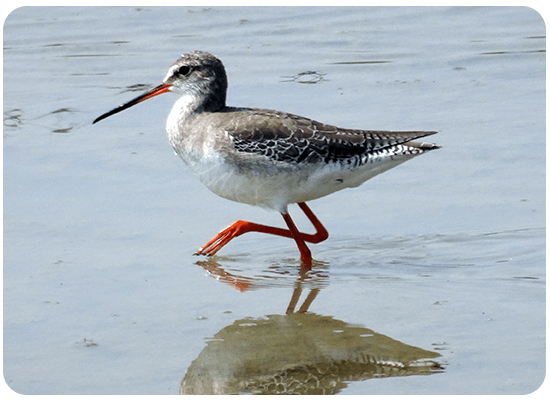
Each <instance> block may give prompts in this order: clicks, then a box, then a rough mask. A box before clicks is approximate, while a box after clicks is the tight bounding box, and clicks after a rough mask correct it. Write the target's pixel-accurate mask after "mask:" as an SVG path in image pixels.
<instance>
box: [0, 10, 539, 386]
mask: <svg viewBox="0 0 550 400" xmlns="http://www.w3.org/2000/svg"><path fill="white" fill-rule="evenodd" d="M545 47H546V41H545V27H544V23H543V20H542V18H541V17H540V15H538V14H537V13H536V12H535V11H534V10H532V9H529V8H499V7H496V8H443V7H442V8H384V7H382V8H284V7H283V8H233V7H228V8H199V7H197V8H141V7H140V8H138V7H135V8H101V7H98V8H79V7H74V8H20V9H17V10H15V11H14V12H12V13H11V14H10V15H9V16H8V18H7V20H6V21H5V23H4V130H3V133H4V134H3V141H4V164H3V165H4V378H5V380H6V382H7V384H8V385H9V387H10V388H11V389H13V390H15V391H16V392H19V393H26V394H176V393H178V392H179V391H180V386H181V385H182V382H184V383H185V382H187V381H189V379H187V380H184V377H185V376H186V371H188V370H189V371H193V370H194V368H195V367H196V365H206V366H209V367H208V368H207V372H208V373H209V374H211V376H212V377H213V378H212V379H213V380H214V381H217V382H222V381H223V379H225V378H224V376H225V375H223V374H227V373H234V374H235V375H237V372H236V371H229V372H227V371H224V370H218V369H216V368H217V367H219V366H220V364H219V363H217V364H216V363H215V362H214V364H208V363H206V364H203V360H204V357H208V354H210V351H211V350H210V349H211V348H212V346H209V343H212V340H214V339H213V338H216V337H218V338H219V337H222V336H223V334H224V332H227V331H228V330H231V329H232V328H231V327H234V326H240V325H242V321H243V320H246V321H250V325H251V326H252V328H248V330H247V332H252V331H253V330H254V329H255V328H254V326H256V325H261V324H262V323H263V322H264V321H271V320H279V319H280V318H283V320H284V319H285V318H287V319H288V318H289V317H282V316H283V315H285V312H286V311H287V309H288V308H289V304H291V303H294V302H296V305H295V306H294V309H295V311H299V310H300V308H301V307H303V308H304V309H305V308H307V309H308V311H309V312H310V313H311V315H312V316H316V317H315V318H312V320H313V321H314V324H313V326H312V327H311V329H309V330H304V332H306V333H301V334H300V335H302V336H299V337H300V338H303V340H304V341H305V340H306V339H305V338H306V337H307V338H308V339H307V340H308V343H310V342H311V341H313V342H312V343H313V345H315V344H316V342H315V340H316V339H315V337H316V335H317V333H316V332H317V331H316V329H319V328H320V326H321V324H322V323H321V322H320V321H331V323H338V324H340V325H339V326H341V328H338V329H336V328H334V329H332V328H330V326H331V325H330V324H328V326H329V328H330V329H332V330H333V331H336V332H339V331H342V332H344V333H345V332H347V330H348V329H351V328H349V327H360V328H361V329H363V331H361V332H363V333H362V334H364V335H366V336H368V335H370V334H371V333H368V334H367V333H364V332H367V331H368V332H373V333H372V334H373V335H382V336H383V337H388V338H389V339H388V340H392V341H396V342H398V343H400V344H399V346H405V347H407V348H420V349H422V350H423V351H425V352H426V353H423V354H433V352H435V353H438V354H440V356H439V357H432V359H430V360H429V361H433V362H435V363H437V364H438V365H440V366H441V367H442V368H439V369H437V371H432V372H430V373H422V374H406V373H404V372H403V370H399V368H401V367H400V365H401V364H400V363H403V360H401V361H400V360H399V359H398V357H397V356H395V355H394V354H393V353H384V355H383V356H381V355H380V349H379V348H377V350H373V353H372V354H374V355H376V357H377V359H380V358H384V357H386V359H384V360H382V361H384V362H386V364H383V365H386V366H387V365H390V364H388V363H392V364H391V365H392V368H393V369H391V371H390V372H387V371H386V372H387V373H386V374H384V373H381V372H380V370H376V371H375V373H374V374H371V375H368V374H366V373H365V374H362V375H361V374H357V375H349V374H348V375H347V379H344V378H345V377H344V378H341V379H340V382H341V383H339V385H340V384H341V386H339V389H338V391H337V392H338V393H341V394H524V393H529V392H532V391H534V390H536V389H537V388H538V387H539V385H540V384H541V383H542V381H543V379H544V375H545V361H546V360H545V356H544V354H545V340H546V337H545V284H546V275H545V256H546V254H545V233H546V225H545V122H546V121H545V95H546V92H545V67H546V65H545ZM195 49H201V50H206V51H209V52H211V53H213V54H215V55H217V56H218V57H219V58H220V59H222V61H223V62H224V64H225V66H226V69H227V72H228V76H229V82H230V87H229V93H228V103H229V104H230V105H235V106H254V107H265V108H272V109H279V110H283V111H289V112H293V113H295V114H299V115H304V116H308V117H311V118H314V119H317V120H320V121H322V122H325V123H330V124H336V125H339V126H343V127H349V128H364V129H387V130H437V131H439V133H438V135H436V136H433V137H430V138H429V140H430V141H432V140H433V141H434V142H436V143H437V144H439V145H442V146H443V148H442V149H441V150H438V151H434V152H431V153H429V154H426V155H423V156H422V157H418V158H416V159H414V160H412V161H410V162H407V163H406V164H404V165H402V166H399V167H397V168H395V169H393V170H391V171H389V172H387V173H385V174H383V175H381V176H379V177H376V178H374V179H373V180H372V181H369V182H367V183H366V184H364V185H363V186H361V187H360V188H357V189H353V190H346V191H342V192H339V193H336V194H333V195H331V196H328V197H326V198H323V199H319V200H316V201H314V202H311V204H310V206H311V208H312V210H313V211H314V212H315V213H316V214H317V215H318V217H319V218H320V219H321V221H322V222H323V223H324V224H325V226H326V227H327V229H328V231H329V232H330V238H329V239H328V240H327V241H325V242H323V243H320V244H318V245H312V246H311V250H312V253H313V256H314V258H315V259H316V260H317V261H318V263H317V265H316V266H315V268H314V269H313V270H311V271H309V272H304V271H300V264H299V254H298V251H297V249H296V248H295V244H294V243H293V242H292V241H289V240H287V239H284V238H272V237H265V236H262V235H254V234H250V235H246V236H243V237H240V238H238V239H236V240H235V241H234V242H232V243H231V244H229V245H228V246H227V247H225V248H224V249H223V250H222V251H220V253H219V255H218V256H217V257H213V258H209V259H206V258H204V257H195V256H193V255H192V253H193V252H194V251H196V250H197V248H198V247H200V246H201V245H203V244H204V243H205V242H206V241H207V240H208V239H210V237H212V236H213V235H214V234H215V233H216V232H217V231H218V230H219V229H221V228H222V227H224V226H226V225H227V224H229V223H231V222H233V221H234V220H236V219H248V220H251V221H256V222H260V223H264V224H271V225H277V226H282V224H283V221H282V219H281V217H280V216H279V215H277V214H276V213H273V212H267V211H265V210H262V209H257V208H253V207H250V206H246V205H241V204H236V203H231V202H228V201H226V200H224V199H220V198H218V197H216V196H215V195H213V194H211V193H210V192H209V191H208V190H207V189H206V188H204V187H203V186H201V185H200V184H199V183H198V181H197V179H196V178H195V177H194V176H193V175H192V174H191V173H190V172H189V171H188V170H187V169H186V167H185V165H184V164H183V163H181V161H180V160H178V158H177V157H176V156H175V155H174V154H173V151H172V149H171V148H170V145H169V144H168V141H167V140H166V138H165V133H164V124H165V120H166V116H167V115H168V112H169V109H170V107H171V105H172V103H173V102H174V100H175V99H174V97H171V96H168V95H166V97H165V96H160V97H159V98H156V99H154V100H151V101H148V102H146V103H144V104H141V105H139V106H136V107H134V108H132V109H130V110H127V111H125V112H123V113H121V114H118V115H116V116H114V117H111V118H109V119H108V120H105V121H102V122H101V124H97V125H93V126H92V125H91V121H93V119H94V118H95V117H97V116H99V115H100V114H102V113H103V112H105V111H108V110H109V109H111V108H113V107H115V106H116V105H118V104H121V103H122V102H124V101H126V100H129V99H131V98H132V97H134V96H135V95H136V94H138V93H141V92H142V91H143V90H145V89H146V88H148V87H151V86H152V85H156V84H158V83H160V81H161V80H162V78H163V77H164V75H165V73H166V70H167V67H168V66H169V65H170V64H171V63H172V62H173V61H174V60H175V59H176V58H177V57H178V56H179V55H180V54H181V53H184V52H188V51H192V50H195ZM290 213H291V214H292V215H293V218H294V219H295V221H296V222H297V224H298V226H300V227H303V229H304V230H306V231H307V230H308V229H309V225H308V223H307V221H306V220H305V219H304V218H303V217H302V216H301V215H300V213H299V209H298V208H297V207H290ZM300 291H301V292H300ZM300 293H301V296H300V297H299V300H297V295H298V294H300ZM311 293H313V294H311ZM309 294H311V295H310V297H308V295H309ZM293 296H294V297H293ZM304 302H305V303H306V304H305V305H303V304H304ZM310 302H311V303H310ZM309 303H310V304H309ZM290 308H292V306H290ZM302 310H303V309H302ZM308 315H310V314H308ZM277 316H281V317H277ZM334 321H336V322H334ZM245 325H246V324H245ZM274 329H279V328H274ZM307 332H309V333H307ZM216 335H218V336H216ZM366 336H365V337H366ZM251 343H253V342H251ZM327 343H328V342H327ZM330 343H333V342H330ZM352 343H355V342H353V340H352V339H346V337H344V339H341V340H339V341H338V342H337V344H330V345H329V344H325V347H326V348H325V351H326V352H325V353H323V357H327V359H328V360H329V361H326V360H325V362H333V363H336V361H334V360H335V359H336V358H330V357H336V355H337V356H338V357H342V354H343V353H345V354H348V355H349V357H352V356H353V354H359V353H351V350H350V349H349V346H351V345H352ZM392 343H394V342H392ZM246 345H247V343H246V342H244V346H245V347H246ZM332 346H335V347H334V348H333V347H332ZM373 346H374V345H373ZM336 348H338V349H340V350H339V351H338V352H336V350H335V349H336ZM263 350H265V351H267V352H269V351H270V350H274V349H269V348H267V349H265V345H264V349H263ZM346 351H347V352H348V353H346ZM205 354H206V356H205ZM335 354H336V355H335ZM361 354H365V353H364V351H363V350H362V352H361ZM247 357H248V355H247ZM250 357H252V356H250ZM373 357H374V356H373ZM259 359H260V360H265V359H266V358H265V357H264V358H262V357H260V358H259ZM214 360H215V358H214ZM330 360H332V361H330ZM340 360H341V358H340ZM302 361H303V363H308V362H309V363H310V364H311V363H314V361H311V360H302ZM379 361H380V360H379ZM315 362H317V361H315ZM298 364H299V362H298V361H296V362H295V364H292V365H290V366H289V368H294V369H296V368H297V365H298ZM375 364H376V363H374V364H373V365H375ZM212 365H214V366H212ZM259 365H260V366H261V365H262V363H261V362H260V363H259ZM361 365H362V366H361V367H359V366H358V367H357V368H363V367H364V368H367V370H368V368H370V366H369V365H366V366H365V364H364V363H363V364H361ZM380 365H382V364H378V367H380ZM191 366H193V367H191ZM205 368H206V367H205ZM258 368H260V367H258ZM317 368H320V367H317ZM256 370H257V368H255V369H254V371H252V370H251V371H250V373H249V375H248V376H245V378H243V379H245V380H246V379H248V381H249V382H251V381H252V380H253V378H254V377H255V376H256V372H257V371H256ZM319 370H321V369H319ZM397 370H399V371H400V372H399V373H397V372H396V371H397ZM220 371H221V372H220ZM369 371H370V370H369ZM394 372H395V373H394ZM424 372H425V371H424ZM263 373H264V374H265V373H266V372H265V371H263ZM270 373H271V374H274V372H273V371H271V372H270ZM220 374H222V375H220ZM396 375H400V376H396ZM239 376H240V375H239ZM372 378H376V379H372ZM254 379H255V378H254ZM256 381H257V380H255V381H254V382H256ZM231 387H232V388H234V387H235V386H231ZM237 387H240V388H241V389H240V390H242V391H244V392H246V391H247V390H245V389H242V388H243V387H244V386H237ZM333 387H334V386H333ZM183 389H185V388H183ZM183 389H182V390H183ZM232 390H233V389H232ZM205 391H206V390H205Z"/></svg>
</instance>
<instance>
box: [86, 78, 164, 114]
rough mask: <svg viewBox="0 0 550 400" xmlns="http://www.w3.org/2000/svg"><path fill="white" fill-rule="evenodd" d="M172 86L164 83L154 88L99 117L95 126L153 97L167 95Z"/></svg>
mask: <svg viewBox="0 0 550 400" xmlns="http://www.w3.org/2000/svg"><path fill="white" fill-rule="evenodd" d="M170 86H171V85H169V84H167V83H163V84H161V85H158V86H157V87H154V88H153V89H151V90H149V91H147V92H145V93H143V94H142V95H139V96H138V97H136V98H135V99H133V100H130V101H129V102H127V103H124V104H122V105H120V106H118V107H117V108H114V109H112V110H111V111H109V112H106V113H105V114H102V115H100V116H99V117H97V118H96V119H95V120H94V122H93V124H95V123H96V122H99V121H101V120H102V119H105V118H107V117H110V116H111V115H113V114H116V113H118V112H121V111H123V110H126V109H127V108H130V107H132V106H133V105H136V104H137V103H141V102H142V101H144V100H147V99H150V98H151V97H155V96H157V95H159V94H162V93H166V92H168V91H169V90H170Z"/></svg>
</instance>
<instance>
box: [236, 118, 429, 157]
mask: <svg viewBox="0 0 550 400" xmlns="http://www.w3.org/2000/svg"><path fill="white" fill-rule="evenodd" d="M233 112H235V113H237V114H239V115H238V117H237V118H231V121H232V123H231V124H227V125H226V126H225V130H226V131H227V133H228V134H229V135H230V137H231V139H232V141H233V145H234V147H235V149H236V150H237V151H240V152H245V153H255V154H261V155H264V156H266V157H269V158H270V159H272V160H276V161H285V162H291V163H302V162H307V163H315V162H325V163H330V162H344V161H346V160H351V159H365V156H368V155H370V154H372V155H374V154H377V153H380V152H385V151H389V150H392V149H393V150H397V152H399V151H411V152H416V153H421V152H423V151H426V150H431V149H434V148H437V146H434V145H431V144H421V143H411V146H410V147H408V146H399V145H401V144H404V143H407V142H410V141H412V140H415V139H418V138H421V137H424V136H429V135H433V134H435V133H436V132H425V131H411V132H392V131H373V130H358V129H342V128H338V127H336V126H332V125H326V124H322V123H320V122H317V121H313V120H311V119H308V118H303V117H299V116H296V115H293V114H288V113H282V112H278V111H271V110H261V109H235V110H234V111H233ZM396 146H398V148H397V147H396ZM393 150H392V151H393Z"/></svg>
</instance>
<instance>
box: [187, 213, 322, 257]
mask: <svg viewBox="0 0 550 400" xmlns="http://www.w3.org/2000/svg"><path fill="white" fill-rule="evenodd" d="M298 205H299V206H300V208H301V209H302V211H303V212H304V214H306V216H307V217H308V218H309V220H310V221H311V223H312V224H313V227H314V228H315V231H316V232H315V233H314V234H309V233H301V232H300V231H298V228H296V225H295V224H294V222H293V221H292V218H290V215H289V214H281V215H282V216H283V218H284V220H285V222H286V224H287V226H288V229H282V228H276V227H273V226H267V225H260V224H256V223H254V222H248V221H241V220H239V221H236V222H234V223H233V224H231V225H229V226H228V227H227V228H225V229H223V230H222V231H221V232H220V233H218V234H217V235H216V236H215V237H214V238H213V239H212V240H210V241H209V242H208V243H206V244H205V245H204V246H202V247H201V248H200V249H199V251H197V253H196V254H197V255H206V256H211V255H214V254H216V253H217V252H218V250H220V249H221V248H222V247H223V246H225V245H226V244H227V243H229V241H231V239H233V238H235V237H237V236H240V235H242V234H244V233H246V232H261V233H269V234H272V235H277V236H284V237H288V238H293V239H294V240H295V241H296V244H297V245H298V249H299V250H300V255H301V259H302V262H304V263H307V264H311V252H310V251H309V249H308V247H307V246H306V244H305V242H310V243H319V242H322V241H323V240H326V239H327V238H328V232H327V230H326V229H325V227H324V226H323V225H322V224H321V222H319V220H318V219H317V217H316V216H315V214H313V212H312V211H311V210H310V208H309V207H308V206H307V204H306V203H298Z"/></svg>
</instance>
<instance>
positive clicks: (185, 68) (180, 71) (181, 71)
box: [176, 65, 191, 76]
mask: <svg viewBox="0 0 550 400" xmlns="http://www.w3.org/2000/svg"><path fill="white" fill-rule="evenodd" d="M189 72H191V67H189V66H188V65H183V66H181V67H179V68H178V69H177V71H176V74H177V75H183V76H185V75H187V74H189Z"/></svg>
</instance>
